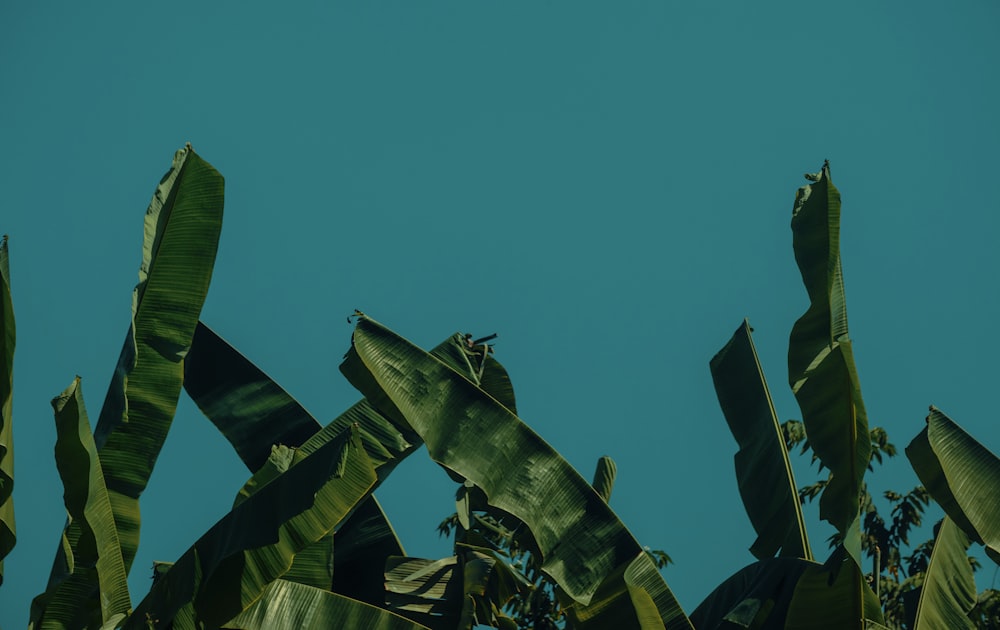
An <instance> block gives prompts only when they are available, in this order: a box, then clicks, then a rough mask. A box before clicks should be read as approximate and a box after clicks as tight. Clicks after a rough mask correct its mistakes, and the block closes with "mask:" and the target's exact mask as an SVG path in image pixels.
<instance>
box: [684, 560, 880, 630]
mask: <svg viewBox="0 0 1000 630" xmlns="http://www.w3.org/2000/svg"><path fill="white" fill-rule="evenodd" d="M845 556H846V553H845V552H844V550H843V547H839V548H838V549H835V550H834V552H833V554H832V555H831V557H830V559H829V560H828V561H827V563H826V564H820V563H818V562H814V561H812V560H806V559H804V558H792V557H779V558H769V559H766V560H761V561H758V562H755V563H753V564H751V565H749V566H747V567H744V568H743V569H741V570H740V571H737V572H736V573H735V574H733V575H732V576H731V577H730V578H729V579H727V580H726V581H724V582H723V583H722V584H720V585H719V586H718V587H717V588H716V589H715V590H714V591H712V593H711V594H709V596H708V597H706V598H705V600H704V601H702V603H701V604H699V605H698V607H697V608H696V609H695V610H694V611H693V612H692V613H691V621H692V622H693V623H694V625H695V627H697V628H699V630H711V629H716V628H718V629H722V628H754V629H757V630H789V629H792V628H795V629H805V628H817V629H824V628H830V629H831V630H833V629H837V630H839V629H840V628H850V627H860V626H861V625H862V621H861V620H858V619H854V617H853V614H854V613H853V611H852V607H850V606H845V605H844V603H845V602H847V601H849V600H850V599H851V598H852V597H853V591H854V590H855V588H856V585H857V580H856V574H860V570H859V569H858V567H857V565H855V564H854V562H853V561H850V560H849V561H846V562H845V561H844V558H845ZM863 597H864V600H865V606H864V611H865V614H866V616H867V618H866V619H865V620H864V621H863V624H864V625H871V624H882V623H884V619H883V618H882V611H881V608H880V607H879V601H878V596H876V595H875V593H874V592H873V591H872V590H871V589H870V588H868V587H867V585H865V586H864V592H863Z"/></svg>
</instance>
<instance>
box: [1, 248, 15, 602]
mask: <svg viewBox="0 0 1000 630" xmlns="http://www.w3.org/2000/svg"><path fill="white" fill-rule="evenodd" d="M16 337H17V335H16V331H15V327H14V304H13V302H12V301H11V297H10V261H9V258H8V251H7V235H6V234H4V235H3V241H2V242H0V366H2V369H3V372H2V374H3V376H2V377H0V584H3V559H4V558H5V557H6V556H7V554H9V553H10V551H11V549H13V548H14V544H15V542H16V541H17V531H16V529H15V527H14V499H13V498H12V497H11V493H12V492H13V491H14V434H13V431H12V425H11V421H12V416H11V409H12V407H13V398H12V393H13V387H14V345H15V340H16Z"/></svg>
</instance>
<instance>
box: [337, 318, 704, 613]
mask: <svg viewBox="0 0 1000 630" xmlns="http://www.w3.org/2000/svg"><path fill="white" fill-rule="evenodd" d="M341 371H342V372H343V373H344V374H345V376H347V378H348V380H349V381H351V383H352V384H353V385H354V386H355V387H357V388H358V389H359V390H360V391H361V392H362V393H363V394H365V396H366V397H367V398H368V399H369V400H370V401H372V403H373V404H375V405H376V406H377V407H378V408H379V409H380V410H381V409H382V407H381V405H382V404H383V403H385V404H387V405H388V407H389V410H388V411H385V410H383V411H384V412H385V413H386V414H387V415H389V414H398V415H399V416H400V418H401V419H402V420H403V421H404V422H406V423H408V424H409V426H411V427H412V428H413V429H414V430H415V431H416V432H417V433H419V434H420V436H421V438H423V440H424V442H425V443H426V444H427V448H428V452H429V454H430V456H431V458H432V459H433V460H434V461H436V462H438V463H439V464H441V465H443V466H445V467H446V468H448V469H451V470H453V471H455V472H456V473H457V474H458V475H460V476H462V477H463V478H466V479H468V480H470V481H472V482H473V483H474V484H475V485H476V486H478V487H479V488H481V489H482V490H483V491H484V492H485V493H486V495H487V496H488V498H489V502H490V505H492V506H495V507H497V508H499V509H501V510H503V511H505V512H508V513H510V514H512V515H514V516H515V517H516V518H518V519H520V520H521V521H523V522H524V523H525V524H526V525H527V527H528V528H529V529H530V531H531V533H532V534H533V537H534V539H535V541H536V543H537V547H538V550H539V551H540V553H541V557H542V558H543V563H542V568H543V570H544V571H545V572H546V574H547V575H549V576H550V577H552V578H553V580H554V581H555V582H556V583H558V584H559V585H560V586H561V587H562V588H563V589H564V591H565V592H566V594H567V596H568V597H570V598H572V599H573V600H575V601H576V602H577V603H578V604H579V605H581V606H587V605H588V604H591V603H592V600H594V596H595V593H597V591H598V590H599V589H600V588H601V587H602V583H604V582H605V580H606V579H607V578H610V579H612V580H613V581H614V583H616V584H621V583H622V581H623V575H624V573H625V572H626V571H627V570H628V569H632V568H633V565H635V563H637V562H638V563H640V564H639V565H635V568H636V569H637V571H636V573H637V580H636V582H635V584H636V588H643V589H647V592H648V595H649V596H650V597H651V598H652V600H653V601H654V602H655V604H656V607H657V610H658V614H659V616H660V618H661V619H663V621H664V623H666V625H667V627H670V628H674V627H678V628H690V627H691V626H690V623H689V622H688V620H687V617H686V616H685V615H684V613H683V611H682V610H681V608H680V606H679V604H678V603H677V601H676V599H675V598H674V596H673V594H672V593H671V592H670V590H669V589H668V588H667V586H666V584H665V583H664V582H663V579H662V577H661V576H660V575H659V572H658V571H657V570H656V568H655V566H653V565H652V561H651V560H649V558H648V557H647V555H646V554H645V553H644V552H643V550H642V547H641V546H640V545H639V544H638V542H636V540H635V538H633V537H632V535H631V534H630V533H629V532H628V530H627V529H626V528H625V526H624V525H623V524H622V523H621V521H619V520H618V518H617V517H616V516H615V514H614V512H612V511H611V509H610V508H609V507H608V506H607V504H606V503H605V502H604V501H603V499H601V497H600V495H598V494H597V493H596V492H595V491H594V489H593V488H591V487H590V484H588V483H587V482H586V481H585V480H584V479H583V478H582V477H581V476H580V475H579V473H577V472H576V471H575V470H574V469H573V468H572V467H571V466H570V465H569V464H568V463H567V462H566V461H565V460H564V459H562V458H561V457H560V456H559V455H558V454H557V453H556V452H555V451H554V450H553V449H552V447H550V446H549V445H548V444H546V443H545V442H544V441H543V440H542V439H541V438H540V437H539V436H538V435H537V434H535V433H534V432H533V431H531V429H529V428H528V427H527V426H526V425H525V424H524V423H523V422H521V420H520V419H519V418H518V417H517V416H515V415H514V414H513V413H511V411H510V410H509V409H508V408H507V407H505V406H504V405H502V404H500V403H499V402H497V400H496V399H494V398H493V397H492V396H489V395H488V394H485V393H484V392H483V391H482V390H480V389H479V388H478V387H477V386H476V385H475V383H473V382H472V381H470V380H469V379H468V378H466V377H464V376H462V375H460V374H458V373H457V372H455V371H454V370H453V369H451V368H450V367H449V366H448V365H446V364H445V363H443V362H441V361H440V360H439V359H437V358H435V357H433V356H431V355H429V354H428V353H426V352H424V351H423V350H421V349H420V348H418V347H416V346H414V345H413V344H411V343H410V342H408V341H406V340H405V339H403V338H401V337H399V336H398V335H396V334H395V333H393V332H391V331H389V330H388V329H386V328H384V327H383V326H381V325H379V324H377V323H376V322H374V321H373V320H371V319H369V318H367V317H361V318H359V321H358V324H357V327H356V328H355V331H354V337H353V343H352V348H351V350H350V352H348V355H347V357H346V359H345V361H344V363H342V364H341ZM390 417H391V416H390ZM643 561H644V562H646V563H649V565H650V566H652V568H653V570H652V573H653V574H655V577H653V576H652V575H650V574H647V573H646V572H645V571H641V570H639V569H641V568H642V567H641V563H642V562H643ZM646 578H652V579H649V580H647V579H646ZM604 586H605V587H606V589H605V590H606V591H609V590H613V589H612V588H611V587H610V586H609V585H604ZM615 597H616V598H618V599H621V598H622V597H628V594H627V593H623V592H616V594H615ZM620 622H621V625H622V626H623V627H628V626H632V627H638V626H637V621H636V618H635V613H634V610H633V611H632V613H631V617H623V618H622V619H621V620H620Z"/></svg>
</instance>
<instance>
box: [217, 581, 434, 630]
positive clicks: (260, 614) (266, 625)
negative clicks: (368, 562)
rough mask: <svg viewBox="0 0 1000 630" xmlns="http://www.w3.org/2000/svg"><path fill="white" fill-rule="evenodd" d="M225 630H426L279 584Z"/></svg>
mask: <svg viewBox="0 0 1000 630" xmlns="http://www.w3.org/2000/svg"><path fill="white" fill-rule="evenodd" d="M223 627H224V628H233V629H239V630H300V629H301V628H364V629H365V630H421V629H425V628H426V627H425V626H422V625H420V624H418V623H415V622H413V621H411V620H409V619H406V618H405V617H401V616H399V615H396V614H394V613H392V612H389V611H386V610H382V609H381V608H377V607H375V606H371V605H368V604H365V603H362V602H358V601H355V600H352V599H350V598H347V597H344V596H342V595H336V594H334V593H330V592H328V591H324V590H321V589H317V588H313V587H310V586H306V585H304V584H298V583H295V582H288V581H286V580H275V581H274V582H272V583H271V584H270V585H269V586H268V587H267V590H265V591H264V594H263V596H261V598H260V599H259V600H257V602H256V603H255V604H254V605H253V606H251V607H250V608H249V609H247V610H246V611H244V612H242V613H240V614H239V615H238V616H237V617H236V618H234V619H232V620H230V621H229V622H227V623H226V624H225V625H224V626H223Z"/></svg>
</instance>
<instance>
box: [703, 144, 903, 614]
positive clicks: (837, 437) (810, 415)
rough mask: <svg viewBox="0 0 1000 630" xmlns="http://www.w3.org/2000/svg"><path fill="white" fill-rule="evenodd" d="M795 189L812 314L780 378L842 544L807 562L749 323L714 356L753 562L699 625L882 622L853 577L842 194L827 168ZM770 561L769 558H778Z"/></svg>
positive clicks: (860, 463) (862, 457)
mask: <svg viewBox="0 0 1000 630" xmlns="http://www.w3.org/2000/svg"><path fill="white" fill-rule="evenodd" d="M807 179H809V180H810V182H811V183H810V184H808V185H806V186H803V187H802V188H800V189H799V190H798V193H797V194H796V197H795V204H794V207H793V210H792V235H793V240H792V246H793V250H794V252H795V259H796V262H797V263H798V267H799V271H800V272H801V275H802V280H803V283H804V284H805V287H806V291H807V293H808V296H809V308H808V309H807V310H806V312H805V313H804V314H803V315H802V316H801V317H800V318H799V319H798V321H796V323H795V325H794V326H793V328H792V332H791V335H790V339H789V349H788V381H789V384H790V386H791V388H792V392H793V393H794V394H795V397H796V400H797V401H798V403H799V407H800V409H801V411H802V417H803V423H804V425H805V430H806V432H807V433H808V435H809V441H810V445H811V446H812V448H813V450H814V452H815V454H816V456H817V457H818V459H819V460H820V462H821V465H822V466H823V467H826V468H827V469H829V471H830V478H829V480H828V482H827V484H826V486H825V488H824V490H823V494H822V496H821V499H820V516H821V518H823V519H824V520H826V521H828V522H830V523H831V524H832V525H833V526H834V527H835V528H836V530H837V534H838V537H839V539H840V540H841V541H842V544H841V545H840V546H838V547H837V548H836V549H835V550H834V551H833V553H832V554H831V555H830V557H829V558H828V559H827V560H826V561H825V562H824V563H822V564H820V563H818V562H816V561H814V560H813V556H812V550H811V549H810V547H809V540H808V537H807V534H806V529H805V524H804V522H803V518H802V512H801V509H800V507H799V500H798V493H797V490H796V488H797V486H796V484H795V478H794V475H793V473H792V468H791V464H790V463H789V459H788V452H787V449H786V447H785V441H784V437H783V434H782V431H781V427H780V425H779V422H778V419H777V415H776V413H775V410H774V405H773V402H772V400H771V395H770V391H769V389H768V386H767V381H766V379H765V378H764V373H763V370H762V368H761V366H760V362H759V360H758V358H757V351H756V349H755V347H754V344H753V339H752V336H751V330H752V329H751V328H750V325H749V323H748V322H747V321H745V320H744V322H743V324H742V325H741V326H740V328H739V329H738V330H737V331H736V333H735V334H734V335H733V337H732V339H731V340H730V341H729V343H727V344H726V346H725V347H724V348H723V349H722V350H721V351H720V352H719V353H718V354H717V355H716V356H715V357H714V358H713V359H712V361H711V362H710V368H711V371H712V377H713V380H714V382H715V387H716V392H717V395H718V398H719V403H720V405H721V407H722V411H723V414H724V415H725V417H726V421H727V423H728V424H729V427H730V430H731V431H732V433H733V436H734V437H735V438H736V441H737V442H738V444H739V446H740V450H739V451H738V452H737V454H736V459H735V463H736V473H737V479H739V480H740V495H741V497H742V498H743V503H744V506H745V507H746V510H747V514H748V515H749V517H750V521H751V523H752V524H753V526H754V529H755V530H756V532H757V535H758V538H757V541H756V542H754V543H753V545H752V546H751V547H750V551H751V553H752V554H753V555H754V556H756V557H757V558H758V562H757V563H755V564H752V565H750V566H749V567H747V568H745V569H743V570H742V571H740V572H738V573H737V574H735V575H734V576H733V577H731V578H730V579H729V580H727V581H726V582H724V583H723V584H722V585H720V587H719V588H718V589H717V590H716V591H715V592H713V593H712V594H711V595H710V596H709V597H708V598H707V599H706V600H705V601H704V602H702V604H701V605H700V606H699V607H698V608H697V609H696V610H695V611H694V612H693V613H692V620H693V621H694V623H695V624H696V625H697V626H698V627H699V628H702V627H704V628H714V627H727V624H729V625H732V624H736V625H744V626H751V625H752V626H753V627H769V628H796V627H811V628H827V627H828V628H851V627H854V628H862V627H865V626H871V625H873V624H881V623H882V622H883V619H882V614H881V608H880V606H879V603H878V597H877V596H876V595H875V594H874V592H872V590H871V589H870V588H869V587H868V585H867V584H866V582H865V580H864V576H863V574H862V571H861V528H860V509H859V498H860V495H861V488H862V483H863V477H864V472H865V469H866V468H867V465H868V460H869V457H870V455H871V443H870V440H869V437H868V435H869V432H868V421H867V417H866V414H865V410H864V403H863V402H862V399H861V388H860V385H859V382H858V377H857V371H856V369H855V366H854V359H853V352H852V347H851V341H850V338H849V336H848V330H847V307H846V299H845V294H844V278H843V272H842V267H841V261H840V192H839V191H838V190H837V188H836V186H834V185H833V182H832V181H831V179H830V165H829V162H827V163H824V164H823V168H822V169H821V170H820V171H819V172H818V173H815V174H810V175H807ZM775 554H777V556H778V557H777V558H775V557H774V556H775Z"/></svg>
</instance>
